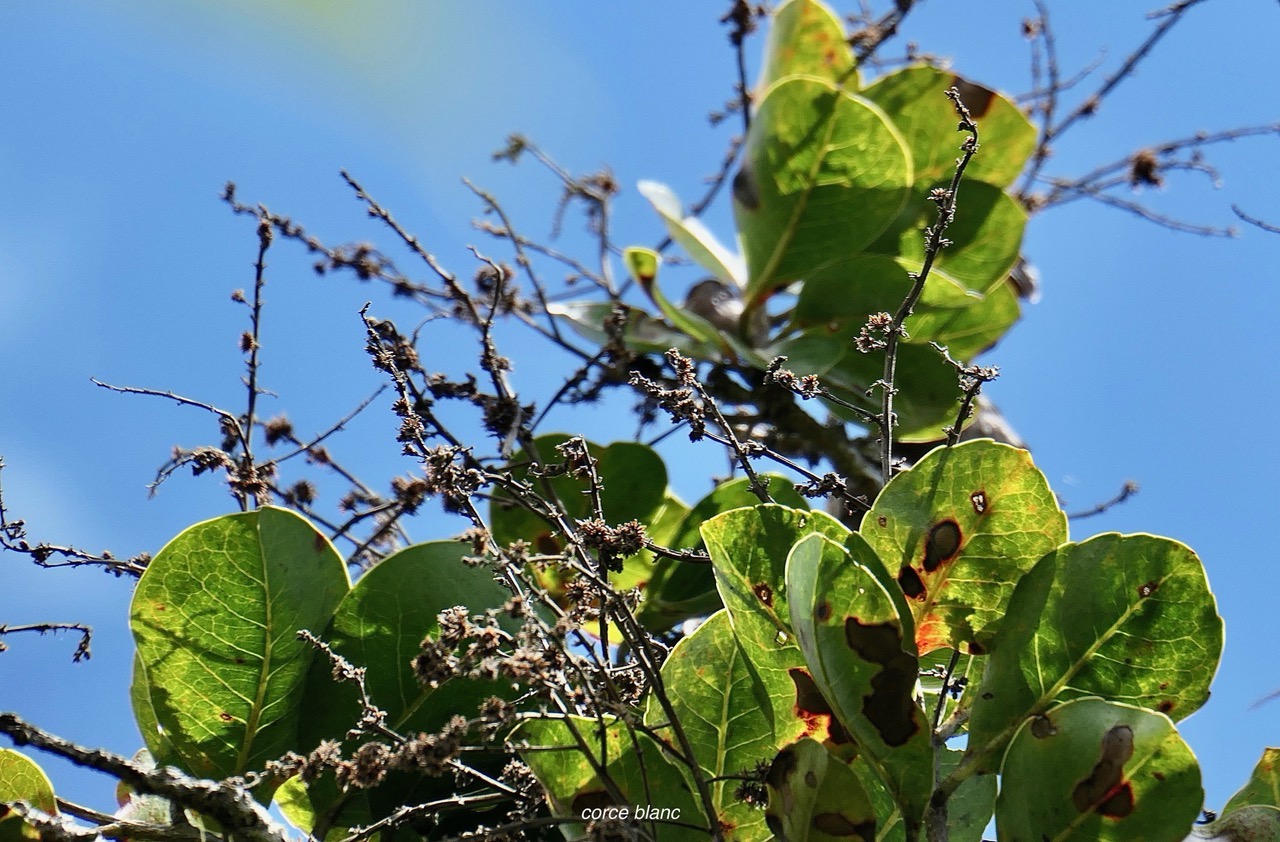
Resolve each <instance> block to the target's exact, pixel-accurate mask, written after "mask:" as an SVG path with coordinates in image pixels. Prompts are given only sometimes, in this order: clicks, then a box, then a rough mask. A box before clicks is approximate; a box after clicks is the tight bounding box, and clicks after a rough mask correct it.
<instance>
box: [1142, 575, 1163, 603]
mask: <svg viewBox="0 0 1280 842" xmlns="http://www.w3.org/2000/svg"><path fill="white" fill-rule="evenodd" d="M1158 587H1160V583H1159V582H1157V581H1156V580H1155V579H1152V580H1151V581H1150V582H1143V583H1142V584H1141V585H1139V586H1138V596H1139V597H1141V598H1142V599H1146V598H1147V597H1149V596H1151V595H1152V594H1153V593H1155V592H1156V588H1158Z"/></svg>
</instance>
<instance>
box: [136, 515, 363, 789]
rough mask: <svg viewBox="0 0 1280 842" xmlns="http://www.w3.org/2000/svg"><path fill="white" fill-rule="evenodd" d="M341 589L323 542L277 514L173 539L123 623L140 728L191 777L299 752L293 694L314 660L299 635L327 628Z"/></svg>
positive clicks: (338, 560) (337, 563) (213, 523)
mask: <svg viewBox="0 0 1280 842" xmlns="http://www.w3.org/2000/svg"><path fill="white" fill-rule="evenodd" d="M349 587H350V584H349V580H348V578H347V567H346V564H345V563H344V562H343V560H342V556H340V555H339V554H338V551H337V550H336V549H334V547H333V545H332V544H331V543H329V540H328V539H327V538H326V537H325V536H324V535H322V534H321V533H319V532H317V531H316V530H315V528H314V527H313V526H312V525H311V524H310V523H308V522H307V521H306V520H305V519H303V518H302V517H300V516H299V515H296V514H294V513H293V512H290V511H287V510H285V509H277V508H273V507H264V508H261V509H257V510H255V511H251V512H243V513H240V514H233V515H226V516H224V517H220V518H215V519H214V520H209V521H205V522H204V523H199V524H196V525H195V526H193V527H191V528H189V529H187V530H186V531H185V532H182V533H181V534H180V535H178V536H177V537H176V538H174V539H173V540H172V541H170V542H169V543H168V544H167V545H165V547H164V548H163V549H162V550H160V552H159V553H157V554H156V557H155V559H154V560H152V562H151V564H150V565H149V566H148V567H147V570H146V572H145V573H143V574H142V578H141V579H140V580H139V581H138V586H137V588H136V590H135V591H134V597H133V605H132V608H131V612H130V625H131V627H132V629H133V637H134V641H135V642H136V643H137V646H138V659H139V663H140V664H141V665H142V670H141V671H140V672H139V673H138V674H137V676H138V677H139V678H140V679H144V680H145V686H146V690H145V692H144V691H142V690H141V689H139V690H138V691H137V692H136V693H135V694H134V698H135V702H136V703H139V707H138V708H136V709H135V714H136V715H137V717H138V720H139V723H140V724H141V725H142V726H143V727H145V728H148V730H150V729H151V726H154V727H158V728H159V730H160V732H161V734H162V739H161V740H159V741H158V742H159V744H160V745H161V747H162V748H163V743H165V742H167V743H168V747H169V748H171V749H172V752H173V756H174V757H176V758H177V759H179V760H180V761H181V764H182V765H183V767H184V768H185V769H186V770H187V771H188V772H191V773H192V774H195V775H198V776H200V777H206V778H215V779H216V778H225V777H230V776H232V775H238V774H241V773H243V772H245V771H248V770H252V769H260V768H262V766H263V764H264V763H265V762H266V761H267V760H270V759H273V758H278V757H280V756H281V755H283V754H284V753H285V752H287V751H295V750H298V749H299V748H300V746H299V744H298V726H299V724H300V722H301V720H302V718H303V708H302V695H301V692H300V691H301V689H302V685H303V682H304V680H305V678H306V674H307V670H308V668H309V667H310V666H311V662H312V660H313V659H314V658H315V657H316V653H315V649H314V648H313V647H312V646H311V645H310V644H308V643H306V642H304V641H301V640H299V639H298V638H297V632H298V630H299V629H310V630H312V631H317V632H318V631H320V630H322V629H323V628H324V627H325V626H327V625H328V623H329V619H330V617H332V615H333V610H334V608H335V607H337V604H338V601H339V600H340V599H341V598H342V596H343V594H345V593H346V592H347V590H348V588H349ZM144 699H149V700H150V706H149V707H148V706H147V705H146V704H145V702H144V701H143V700H144ZM151 742H152V741H151V740H149V741H148V743H149V744H150V743H151Z"/></svg>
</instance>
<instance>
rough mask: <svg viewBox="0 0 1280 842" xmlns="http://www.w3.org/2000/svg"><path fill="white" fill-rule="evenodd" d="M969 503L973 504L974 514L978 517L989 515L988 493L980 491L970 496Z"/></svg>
mask: <svg viewBox="0 0 1280 842" xmlns="http://www.w3.org/2000/svg"><path fill="white" fill-rule="evenodd" d="M969 502H970V503H972V504H973V513H974V514H977V515H985V514H986V513H987V492H985V491H983V490H981V489H979V490H977V491H975V492H973V493H972V494H970V495H969Z"/></svg>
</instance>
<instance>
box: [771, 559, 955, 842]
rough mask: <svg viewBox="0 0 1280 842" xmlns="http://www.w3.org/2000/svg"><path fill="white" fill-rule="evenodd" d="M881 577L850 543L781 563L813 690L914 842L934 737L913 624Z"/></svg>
mask: <svg viewBox="0 0 1280 842" xmlns="http://www.w3.org/2000/svg"><path fill="white" fill-rule="evenodd" d="M877 568H880V569H881V571H882V567H881V564H880V561H879V559H878V558H877V557H876V555H875V551H874V550H872V549H871V547H870V546H868V545H867V544H866V542H865V541H862V540H861V539H860V538H858V536H856V535H850V536H848V538H847V539H846V543H845V544H844V546H841V545H840V544H838V543H836V542H835V541H832V540H831V539H829V538H827V537H825V536H822V535H809V536H806V537H804V538H802V539H800V541H799V542H798V543H796V545H795V547H794V548H792V550H791V553H790V555H789V556H788V558H787V568H786V574H787V575H786V579H787V592H788V595H789V597H790V611H791V624H792V627H793V628H794V630H795V635H796V639H797V641H798V643H799V645H800V649H801V651H802V652H804V657H805V662H806V663H807V664H808V666H809V669H810V671H811V672H812V674H813V680H814V682H815V683H816V684H817V686H818V689H819V690H821V691H822V695H823V696H824V697H825V698H826V699H827V701H828V702H830V703H831V706H832V708H833V709H834V710H835V712H836V715H837V717H838V718H839V720H840V723H841V724H842V725H843V726H844V727H845V728H846V729H847V730H848V732H849V733H850V734H851V735H852V736H853V739H854V742H855V743H856V744H857V746H858V753H859V756H860V757H862V758H863V759H865V760H866V761H867V763H868V764H869V765H870V766H871V767H872V769H874V770H875V772H876V774H877V776H879V778H880V779H881V780H882V781H884V783H885V785H886V786H887V787H888V789H889V791H890V792H891V793H892V794H893V797H894V800H895V801H896V802H897V804H898V805H899V806H900V807H901V808H902V813H903V817H904V819H905V820H906V824H907V836H908V838H911V837H912V836H913V832H914V831H913V828H918V827H919V826H920V822H921V820H922V819H923V816H924V810H925V806H926V804H927V803H928V801H929V795H930V793H931V791H932V789H933V763H934V757H933V736H932V733H931V730H930V727H929V723H928V721H927V720H926V718H925V715H924V712H923V711H922V710H921V709H920V707H919V706H918V705H917V704H916V703H915V700H914V698H913V696H914V690H915V683H916V676H917V674H918V673H919V663H918V662H917V660H916V655H915V646H914V643H913V641H912V634H911V631H912V628H911V614H910V612H909V611H908V610H907V608H906V605H905V604H904V600H903V599H902V593H901V592H900V591H898V589H897V588H893V587H890V588H886V587H885V586H884V584H883V583H882V581H881V576H882V572H878V571H877Z"/></svg>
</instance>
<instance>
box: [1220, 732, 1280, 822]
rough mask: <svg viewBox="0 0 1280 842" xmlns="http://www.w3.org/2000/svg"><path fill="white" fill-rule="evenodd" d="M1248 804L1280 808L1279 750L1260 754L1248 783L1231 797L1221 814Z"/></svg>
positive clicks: (1274, 749)
mask: <svg viewBox="0 0 1280 842" xmlns="http://www.w3.org/2000/svg"><path fill="white" fill-rule="evenodd" d="M1249 804H1266V805H1267V806H1270V807H1280V748H1268V749H1265V750H1264V751H1263V752H1262V758H1261V759H1260V760H1259V761H1258V765H1257V766H1254V767H1253V774H1252V775H1250V776H1249V781H1248V783H1246V784H1245V785H1244V786H1242V787H1241V788H1240V791H1239V792H1237V793H1236V794H1235V795H1233V796H1231V800H1230V801H1228V802H1227V806H1226V807H1224V808H1223V809H1222V812H1223V813H1224V814H1225V813H1231V812H1232V811H1235V810H1239V809H1240V808H1241V807H1245V806H1247V805H1249Z"/></svg>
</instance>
